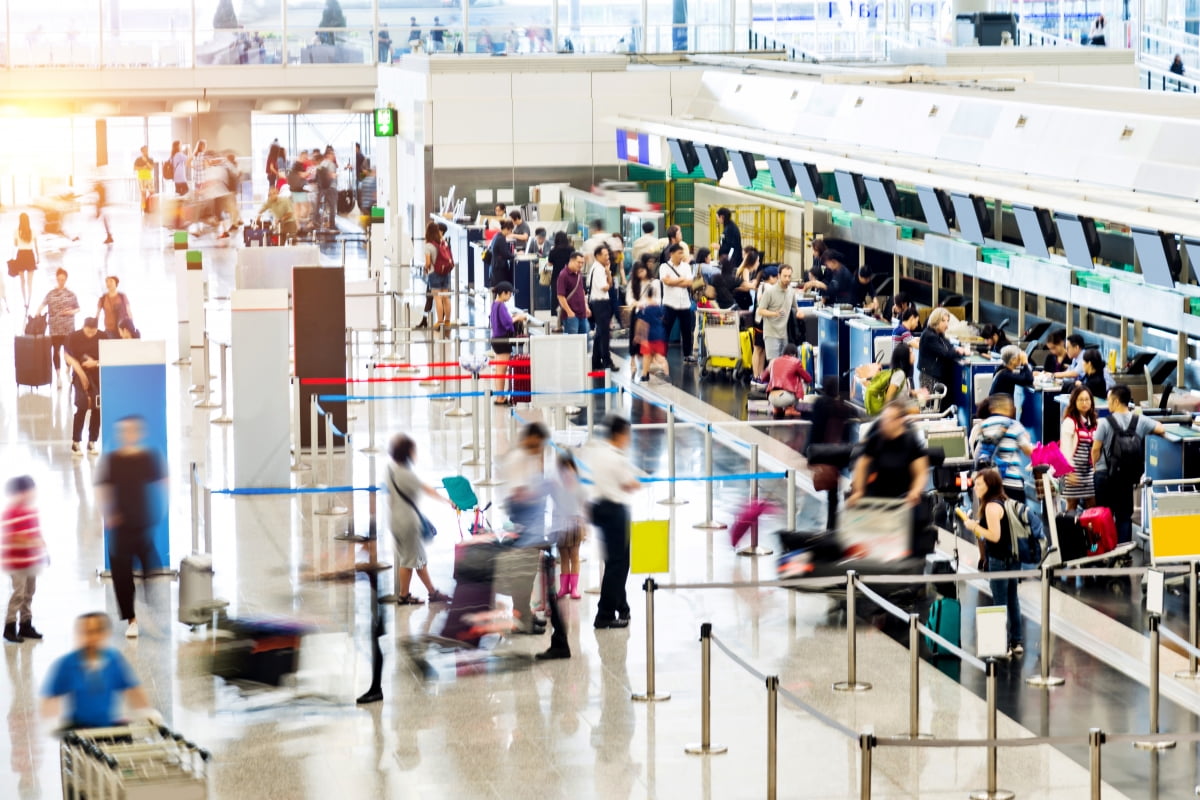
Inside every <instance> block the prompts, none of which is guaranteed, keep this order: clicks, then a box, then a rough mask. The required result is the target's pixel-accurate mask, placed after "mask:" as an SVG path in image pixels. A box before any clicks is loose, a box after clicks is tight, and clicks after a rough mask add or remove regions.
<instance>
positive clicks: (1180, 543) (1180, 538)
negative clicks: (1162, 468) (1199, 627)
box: [1141, 478, 1200, 591]
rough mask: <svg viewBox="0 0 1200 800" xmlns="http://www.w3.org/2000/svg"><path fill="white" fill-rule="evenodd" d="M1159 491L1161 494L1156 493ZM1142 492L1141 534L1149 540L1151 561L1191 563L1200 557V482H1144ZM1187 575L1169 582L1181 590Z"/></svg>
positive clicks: (1195, 479) (1178, 480) (1180, 480)
mask: <svg viewBox="0 0 1200 800" xmlns="http://www.w3.org/2000/svg"><path fill="white" fill-rule="evenodd" d="M1155 489H1160V490H1162V491H1157V492H1156V491H1154V490H1155ZM1141 492H1142V532H1143V534H1144V535H1145V536H1146V537H1147V538H1148V541H1149V544H1148V549H1149V551H1150V562H1151V563H1152V564H1155V565H1158V564H1162V563H1168V562H1180V561H1190V560H1193V559H1195V558H1196V557H1197V555H1200V543H1198V542H1197V541H1196V529H1197V525H1200V479H1197V478H1185V479H1175V480H1161V481H1152V480H1145V481H1143V482H1142V485H1141ZM1185 579H1186V576H1181V575H1177V576H1172V577H1170V578H1168V579H1167V580H1166V583H1167V585H1169V586H1170V587H1171V588H1172V590H1173V591H1178V589H1179V586H1180V585H1182V583H1183V581H1184V580H1185Z"/></svg>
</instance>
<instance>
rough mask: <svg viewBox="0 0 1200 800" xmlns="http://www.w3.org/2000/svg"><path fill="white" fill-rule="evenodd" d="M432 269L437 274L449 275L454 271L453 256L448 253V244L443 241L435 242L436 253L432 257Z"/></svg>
mask: <svg viewBox="0 0 1200 800" xmlns="http://www.w3.org/2000/svg"><path fill="white" fill-rule="evenodd" d="M433 271H434V273H435V274H437V275H449V274H450V273H451V272H453V271H454V257H453V256H451V255H450V245H448V244H446V243H445V242H438V243H437V255H436V256H434V258H433Z"/></svg>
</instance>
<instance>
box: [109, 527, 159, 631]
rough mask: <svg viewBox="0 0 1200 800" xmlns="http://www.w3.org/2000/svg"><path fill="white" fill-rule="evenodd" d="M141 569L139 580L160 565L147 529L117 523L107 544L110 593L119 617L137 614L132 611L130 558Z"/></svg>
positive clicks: (131, 616)
mask: <svg viewBox="0 0 1200 800" xmlns="http://www.w3.org/2000/svg"><path fill="white" fill-rule="evenodd" d="M135 558H136V559H137V560H138V564H139V566H141V568H142V580H143V581H145V579H146V573H147V572H148V571H149V570H151V569H153V568H155V567H158V566H160V565H159V564H158V563H157V562H156V561H155V558H154V546H153V544H151V542H150V536H149V532H148V531H147V529H146V528H142V527H126V526H118V527H117V529H116V530H114V531H113V532H112V537H111V539H110V541H109V545H108V562H109V568H110V570H111V572H112V582H113V593H114V594H116V596H117V608H118V609H119V610H120V612H121V619H125V620H129V619H133V618H134V617H135V616H137V615H136V614H135V613H134V611H133V596H134V591H133V559H135Z"/></svg>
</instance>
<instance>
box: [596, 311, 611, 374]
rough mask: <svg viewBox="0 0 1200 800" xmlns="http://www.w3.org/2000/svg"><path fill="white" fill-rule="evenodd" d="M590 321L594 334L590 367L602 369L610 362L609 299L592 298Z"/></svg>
mask: <svg viewBox="0 0 1200 800" xmlns="http://www.w3.org/2000/svg"><path fill="white" fill-rule="evenodd" d="M591 306H592V322H593V323H594V324H595V325H596V335H595V336H594V337H593V338H592V369H603V368H605V367H607V366H608V365H609V364H611V363H612V350H611V349H610V345H611V344H612V317H613V305H612V301H611V300H592V301H591Z"/></svg>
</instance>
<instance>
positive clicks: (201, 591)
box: [179, 553, 213, 625]
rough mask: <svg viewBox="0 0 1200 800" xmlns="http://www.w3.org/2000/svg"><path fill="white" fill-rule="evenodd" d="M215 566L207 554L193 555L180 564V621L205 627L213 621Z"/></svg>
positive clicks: (186, 557)
mask: <svg viewBox="0 0 1200 800" xmlns="http://www.w3.org/2000/svg"><path fill="white" fill-rule="evenodd" d="M212 608H213V564H212V556H211V555H209V554H207V553H192V554H191V555H189V556H185V557H184V559H183V560H182V561H180V562H179V621H180V622H182V623H183V624H184V625H203V624H204V623H206V622H208V621H210V620H211V619H212Z"/></svg>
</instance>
